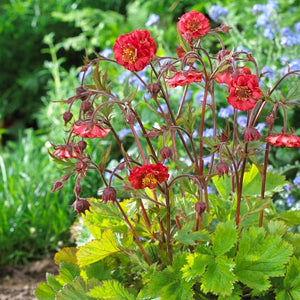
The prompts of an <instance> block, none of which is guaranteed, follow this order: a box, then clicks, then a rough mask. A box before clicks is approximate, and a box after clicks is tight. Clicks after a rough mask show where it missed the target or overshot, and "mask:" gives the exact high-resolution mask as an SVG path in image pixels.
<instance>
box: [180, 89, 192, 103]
mask: <svg viewBox="0 0 300 300" xmlns="http://www.w3.org/2000/svg"><path fill="white" fill-rule="evenodd" d="M193 93H194V92H193V91H192V90H188V91H187V92H186V95H185V101H188V100H190V99H191V97H192V95H193ZM181 102H182V98H180V100H179V105H180V104H181Z"/></svg>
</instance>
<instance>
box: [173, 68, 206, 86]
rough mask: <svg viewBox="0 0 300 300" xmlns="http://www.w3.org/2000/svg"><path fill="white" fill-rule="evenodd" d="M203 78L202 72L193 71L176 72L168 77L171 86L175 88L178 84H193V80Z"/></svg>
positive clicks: (198, 80)
mask: <svg viewBox="0 0 300 300" xmlns="http://www.w3.org/2000/svg"><path fill="white" fill-rule="evenodd" d="M202 78H203V75H202V74H201V73H195V72H192V71H179V72H176V73H175V74H174V75H173V76H172V77H170V78H169V79H167V81H168V83H169V86H170V87H171V88H174V87H176V86H184V85H186V84H191V83H192V82H200V81H201V80H202Z"/></svg>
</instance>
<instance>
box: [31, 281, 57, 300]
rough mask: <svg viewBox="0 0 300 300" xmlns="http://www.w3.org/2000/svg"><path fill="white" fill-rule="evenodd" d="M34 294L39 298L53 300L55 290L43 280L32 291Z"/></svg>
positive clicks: (40, 299)
mask: <svg viewBox="0 0 300 300" xmlns="http://www.w3.org/2000/svg"><path fill="white" fill-rule="evenodd" d="M34 295H35V296H36V297H37V298H38V299H39V300H55V296H56V291H54V290H53V288H52V287H51V286H50V285H49V284H47V283H45V282H43V283H39V284H38V287H37V288H36V289H35V291H34Z"/></svg>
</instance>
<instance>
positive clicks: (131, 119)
mask: <svg viewBox="0 0 300 300" xmlns="http://www.w3.org/2000/svg"><path fill="white" fill-rule="evenodd" d="M134 121H135V115H134V114H132V113H128V114H126V115H125V122H126V123H127V124H129V125H134Z"/></svg>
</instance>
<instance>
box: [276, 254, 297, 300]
mask: <svg viewBox="0 0 300 300" xmlns="http://www.w3.org/2000/svg"><path fill="white" fill-rule="evenodd" d="M283 284H284V290H282V291H280V292H279V293H278V294H277V295H276V299H300V258H298V259H297V258H296V257H292V259H291V260H290V262H289V264H288V267H287V272H286V276H285V278H284V281H283Z"/></svg>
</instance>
